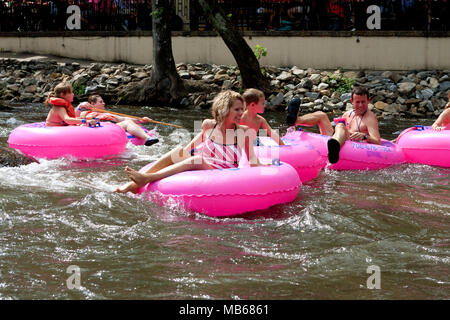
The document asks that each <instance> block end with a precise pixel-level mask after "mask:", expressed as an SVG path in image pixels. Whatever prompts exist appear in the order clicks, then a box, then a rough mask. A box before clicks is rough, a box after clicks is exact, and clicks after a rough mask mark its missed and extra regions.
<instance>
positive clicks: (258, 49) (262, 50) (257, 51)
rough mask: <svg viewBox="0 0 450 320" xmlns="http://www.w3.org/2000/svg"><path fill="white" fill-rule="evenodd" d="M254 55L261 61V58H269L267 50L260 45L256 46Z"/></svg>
mask: <svg viewBox="0 0 450 320" xmlns="http://www.w3.org/2000/svg"><path fill="white" fill-rule="evenodd" d="M253 53H254V54H255V56H256V59H258V60H259V59H261V57H265V56H267V48H264V47H263V46H260V45H259V44H257V45H255V48H254V49H253Z"/></svg>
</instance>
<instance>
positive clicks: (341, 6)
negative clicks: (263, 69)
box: [0, 0, 450, 32]
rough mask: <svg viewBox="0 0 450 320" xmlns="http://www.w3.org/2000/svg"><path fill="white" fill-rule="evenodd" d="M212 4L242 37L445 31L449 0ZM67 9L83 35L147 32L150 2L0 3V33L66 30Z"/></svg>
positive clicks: (191, 4)
mask: <svg viewBox="0 0 450 320" xmlns="http://www.w3.org/2000/svg"><path fill="white" fill-rule="evenodd" d="M217 1H218V3H219V5H220V6H221V7H222V8H223V9H224V11H225V13H226V14H227V17H228V18H229V19H231V20H232V21H233V22H234V23H235V25H236V26H237V27H238V29H240V30H242V31H247V30H267V31H271V30H280V31H296V30H329V31H340V30H347V31H348V30H372V29H374V30H376V29H380V30H418V31H450V0H322V1H313V0H246V1H242V0H217ZM181 2H184V3H185V5H184V6H181V5H180V3H181ZM70 5H76V6H78V7H79V9H80V14H81V18H80V20H81V23H80V30H83V31H89V30H92V31H133V30H151V11H152V9H151V0H69V1H61V0H53V1H48V0H34V1H33V0H28V1H25V0H21V1H17V0H0V31H1V32H9V31H23V32H26V31H63V30H68V27H67V19H68V17H69V16H70V14H68V13H67V7H68V6H70ZM371 6H376V7H375V9H373V7H371ZM177 7H182V8H183V10H185V11H186V10H187V11H188V13H187V14H186V15H187V16H188V17H189V20H188V23H187V24H188V26H189V28H190V30H192V31H203V30H212V29H213V28H212V26H211V25H210V24H209V23H208V21H207V19H206V18H205V17H204V15H203V13H202V10H201V8H200V6H199V4H198V1H197V0H182V1H177ZM369 7H371V8H372V9H373V10H372V11H370V10H369V12H368V8H369ZM174 12H175V8H174ZM177 12H178V11H177ZM171 21H172V30H182V28H183V23H185V24H186V16H184V17H183V19H181V17H179V16H177V15H175V14H174V19H172V20H171Z"/></svg>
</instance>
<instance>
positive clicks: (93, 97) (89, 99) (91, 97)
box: [88, 94, 101, 104]
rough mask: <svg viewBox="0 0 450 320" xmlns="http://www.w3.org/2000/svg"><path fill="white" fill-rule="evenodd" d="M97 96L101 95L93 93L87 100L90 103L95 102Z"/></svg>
mask: <svg viewBox="0 0 450 320" xmlns="http://www.w3.org/2000/svg"><path fill="white" fill-rule="evenodd" d="M99 98H101V97H100V96H99V95H98V94H94V95H92V96H90V97H89V98H88V102H89V103H91V104H92V103H96V102H97V100H98V99H99Z"/></svg>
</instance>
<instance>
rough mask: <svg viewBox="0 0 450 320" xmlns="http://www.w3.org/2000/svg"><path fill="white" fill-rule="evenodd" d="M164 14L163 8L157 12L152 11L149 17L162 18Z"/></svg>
mask: <svg viewBox="0 0 450 320" xmlns="http://www.w3.org/2000/svg"><path fill="white" fill-rule="evenodd" d="M163 12H164V8H159V9H158V10H155V11H152V13H150V15H151V16H154V17H155V18H159V17H161V16H162V14H163Z"/></svg>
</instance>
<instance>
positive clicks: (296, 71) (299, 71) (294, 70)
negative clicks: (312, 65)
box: [291, 66, 306, 78]
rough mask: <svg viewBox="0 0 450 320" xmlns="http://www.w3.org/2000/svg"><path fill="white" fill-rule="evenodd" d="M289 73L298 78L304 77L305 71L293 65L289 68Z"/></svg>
mask: <svg viewBox="0 0 450 320" xmlns="http://www.w3.org/2000/svg"><path fill="white" fill-rule="evenodd" d="M291 73H292V74H293V75H295V76H297V77H299V78H304V77H306V71H305V70H303V69H299V68H297V67H295V66H294V67H293V68H292V69H291Z"/></svg>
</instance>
